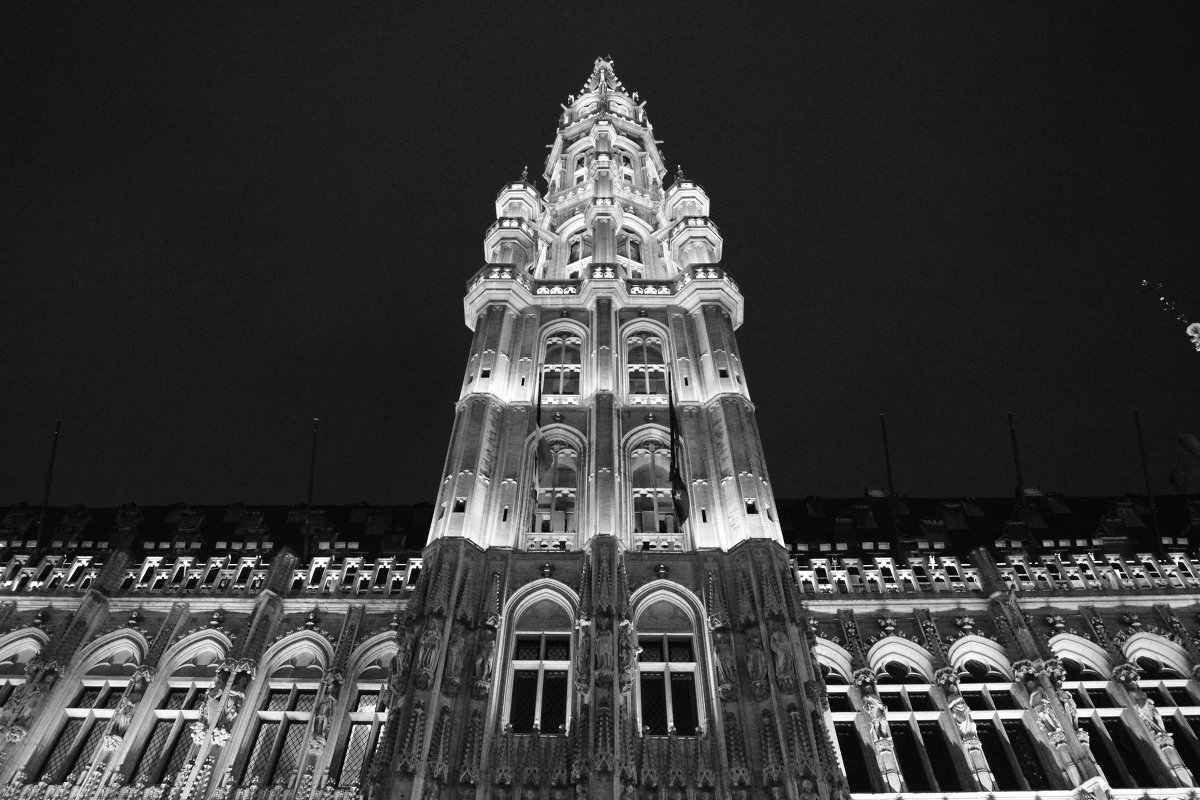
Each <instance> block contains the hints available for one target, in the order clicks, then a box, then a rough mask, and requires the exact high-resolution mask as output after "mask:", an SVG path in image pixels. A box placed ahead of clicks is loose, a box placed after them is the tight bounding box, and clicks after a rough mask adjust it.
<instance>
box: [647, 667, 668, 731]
mask: <svg viewBox="0 0 1200 800" xmlns="http://www.w3.org/2000/svg"><path fill="white" fill-rule="evenodd" d="M641 689H642V726H643V727H644V728H649V730H650V733H651V734H653V735H656V736H666V735H667V692H666V687H665V685H664V682H663V673H661V672H643V673H642V685H641Z"/></svg>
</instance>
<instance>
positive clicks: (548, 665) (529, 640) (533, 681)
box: [507, 599, 572, 734]
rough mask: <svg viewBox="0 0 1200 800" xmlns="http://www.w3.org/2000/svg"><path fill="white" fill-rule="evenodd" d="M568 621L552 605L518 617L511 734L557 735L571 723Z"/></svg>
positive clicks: (548, 603)
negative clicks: (535, 730)
mask: <svg viewBox="0 0 1200 800" xmlns="http://www.w3.org/2000/svg"><path fill="white" fill-rule="evenodd" d="M571 629H572V624H571V617H570V615H569V614H568V613H567V611H566V610H565V609H564V608H562V606H560V605H559V604H557V603H555V602H554V601H552V600H548V599H546V600H539V601H537V602H535V603H534V604H533V605H531V606H530V607H529V608H528V609H526V610H525V611H524V612H522V614H521V616H520V617H519V618H518V620H517V624H516V630H515V632H514V634H513V645H512V646H513V650H512V659H511V660H510V663H509V702H508V715H507V721H508V723H509V724H510V725H512V731H513V733H518V734H520V733H532V732H533V730H534V728H537V730H538V731H539V732H541V733H558V732H559V731H560V730H565V729H566V727H567V726H568V724H569V720H570V713H571V708H570V697H571V695H570V693H569V691H568V687H569V686H570V671H571V652H572V645H571Z"/></svg>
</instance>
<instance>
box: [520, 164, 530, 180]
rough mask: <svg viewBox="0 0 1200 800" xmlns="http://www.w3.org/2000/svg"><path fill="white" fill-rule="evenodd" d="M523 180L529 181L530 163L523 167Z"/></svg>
mask: <svg viewBox="0 0 1200 800" xmlns="http://www.w3.org/2000/svg"><path fill="white" fill-rule="evenodd" d="M521 180H523V181H525V182H526V183H528V182H529V165H528V164H526V165H525V166H523V167H521Z"/></svg>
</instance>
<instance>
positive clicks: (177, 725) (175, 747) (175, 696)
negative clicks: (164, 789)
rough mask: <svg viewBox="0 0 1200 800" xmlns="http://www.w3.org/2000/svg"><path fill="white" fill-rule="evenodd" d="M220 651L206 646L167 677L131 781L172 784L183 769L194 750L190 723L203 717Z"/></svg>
mask: <svg viewBox="0 0 1200 800" xmlns="http://www.w3.org/2000/svg"><path fill="white" fill-rule="evenodd" d="M219 658H220V654H219V653H218V652H217V651H216V650H215V649H209V648H206V649H204V650H201V651H200V652H199V653H198V654H197V655H195V656H194V657H192V658H190V659H188V660H187V661H186V662H185V663H184V664H183V665H181V666H180V667H179V668H177V669H176V670H175V671H174V672H173V673H171V675H170V677H168V678H167V690H166V693H165V694H164V695H163V696H162V697H161V698H160V699H159V701H158V703H157V704H156V708H155V710H154V727H153V728H151V729H150V738H149V739H147V740H146V745H145V747H144V748H143V749H142V753H141V757H140V758H139V759H138V761H137V769H136V771H135V772H134V779H133V781H131V783H136V782H139V781H140V782H142V783H144V784H146V785H147V786H154V785H157V784H161V783H170V782H171V778H172V776H174V775H177V774H178V773H179V771H180V770H182V769H183V766H184V763H185V762H186V761H187V757H188V751H189V750H190V749H191V745H192V739H191V736H190V735H189V734H188V728H189V726H190V725H191V724H192V723H194V722H198V721H199V720H200V709H201V708H202V707H203V706H204V701H205V693H206V692H207V691H208V690H209V688H211V687H212V685H213V680H212V674H213V667H214V666H215V664H216V662H217V660H218V659H219Z"/></svg>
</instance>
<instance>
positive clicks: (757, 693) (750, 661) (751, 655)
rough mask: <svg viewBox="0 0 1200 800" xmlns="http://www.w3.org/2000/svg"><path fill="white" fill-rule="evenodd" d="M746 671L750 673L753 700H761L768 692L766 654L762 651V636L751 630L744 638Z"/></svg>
mask: <svg viewBox="0 0 1200 800" xmlns="http://www.w3.org/2000/svg"><path fill="white" fill-rule="evenodd" d="M746 671H747V672H749V673H750V690H751V692H752V693H753V694H754V699H755V700H762V699H763V698H764V697H766V696H767V695H768V694H769V693H770V686H769V684H768V683H767V656H766V654H765V653H764V652H763V646H762V638H761V637H760V636H759V633H758V631H755V630H752V631H750V633H749V635H748V636H747V638H746Z"/></svg>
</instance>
